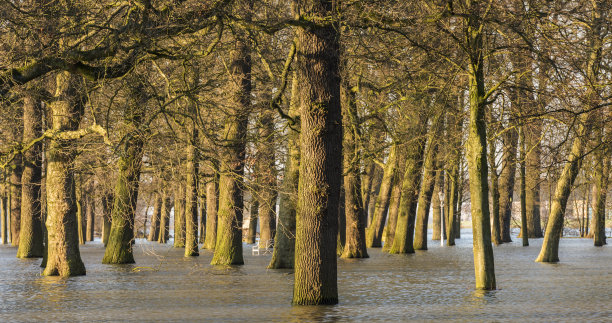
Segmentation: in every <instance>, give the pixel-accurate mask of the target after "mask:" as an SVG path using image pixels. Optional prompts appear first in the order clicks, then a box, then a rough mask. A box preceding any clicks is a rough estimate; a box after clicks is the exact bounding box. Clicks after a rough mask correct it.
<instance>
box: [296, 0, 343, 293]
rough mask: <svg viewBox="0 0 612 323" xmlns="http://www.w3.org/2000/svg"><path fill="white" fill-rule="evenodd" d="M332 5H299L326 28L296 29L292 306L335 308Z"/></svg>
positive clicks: (336, 152)
mask: <svg viewBox="0 0 612 323" xmlns="http://www.w3.org/2000/svg"><path fill="white" fill-rule="evenodd" d="M334 4H335V2H333V1H328V0H317V1H306V0H299V1H298V2H297V3H296V5H297V7H298V8H299V10H298V12H300V14H304V15H307V16H308V17H309V19H314V20H316V21H323V20H329V19H330V17H331V19H332V21H333V22H332V23H325V24H317V25H316V26H309V27H308V28H304V27H299V28H297V55H298V60H297V66H296V67H297V68H296V69H297V77H298V83H299V86H300V87H301V92H300V94H301V97H300V110H301V148H300V175H299V177H300V179H299V188H298V207H297V210H298V212H297V219H296V220H297V221H296V223H297V226H296V240H295V280H294V288H293V304H297V305H320V304H336V303H338V285H337V259H336V243H337V237H338V206H339V203H340V190H341V185H342V110H341V104H340V73H339V72H340V71H339V69H340V68H339V67H340V66H339V51H340V45H339V42H340V34H339V28H340V26H339V24H338V23H336V22H337V20H336V19H337V16H336V10H337V9H338V8H335V7H334Z"/></svg>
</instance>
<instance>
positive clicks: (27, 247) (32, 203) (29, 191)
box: [17, 97, 43, 258]
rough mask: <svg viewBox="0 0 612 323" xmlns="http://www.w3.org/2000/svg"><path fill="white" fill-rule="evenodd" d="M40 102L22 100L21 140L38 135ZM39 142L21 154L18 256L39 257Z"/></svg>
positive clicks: (40, 155)
mask: <svg viewBox="0 0 612 323" xmlns="http://www.w3.org/2000/svg"><path fill="white" fill-rule="evenodd" d="M42 109H43V107H42V104H41V103H40V102H38V101H36V100H35V99H34V98H32V97H25V98H24V102H23V142H24V143H28V142H30V141H32V140H34V139H36V138H38V137H40V136H41V135H42ZM41 164H42V143H40V142H39V143H36V144H34V145H33V146H32V147H31V148H30V149H28V150H27V151H25V152H24V153H23V166H24V167H23V174H22V176H21V182H22V186H21V202H22V203H21V230H20V231H21V232H20V234H19V249H18V250H17V257H18V258H33V257H42V256H43V232H42V221H41V204H40V186H41V179H42V177H41V175H42V165H41Z"/></svg>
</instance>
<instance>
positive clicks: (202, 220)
mask: <svg viewBox="0 0 612 323" xmlns="http://www.w3.org/2000/svg"><path fill="white" fill-rule="evenodd" d="M198 187H199V190H200V192H205V191H206V185H203V183H202V182H200V183H199V184H198ZM204 238H206V194H200V236H199V237H198V243H199V244H204Z"/></svg>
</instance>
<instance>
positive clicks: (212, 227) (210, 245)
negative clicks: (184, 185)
mask: <svg viewBox="0 0 612 323" xmlns="http://www.w3.org/2000/svg"><path fill="white" fill-rule="evenodd" d="M208 163H209V164H210V165H209V167H208V169H209V171H208V175H209V178H208V181H207V182H206V239H204V245H203V246H202V248H204V249H209V250H214V249H215V244H216V243H217V208H218V207H219V200H218V196H219V191H218V190H217V187H218V185H219V184H218V183H219V182H218V180H219V177H218V176H217V168H216V166H215V164H214V163H213V162H210V161H209V162H208Z"/></svg>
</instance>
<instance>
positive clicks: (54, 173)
mask: <svg viewBox="0 0 612 323" xmlns="http://www.w3.org/2000/svg"><path fill="white" fill-rule="evenodd" d="M79 81H80V80H79V78H78V77H76V76H74V75H71V74H70V73H69V72H60V73H58V75H57V77H56V91H55V101H53V102H52V103H51V104H50V107H51V113H52V129H53V130H54V131H70V130H77V129H78V127H79V123H80V121H81V117H82V114H83V105H82V104H81V102H80V101H81V100H79V99H77V97H76V95H77V92H78V90H77V88H76V84H78V82H79ZM75 155H76V151H75V148H74V147H73V143H72V140H70V139H60V138H52V139H51V140H50V141H49V146H48V149H47V158H46V160H47V174H46V175H47V176H46V186H47V220H46V226H47V233H48V244H49V245H48V249H47V263H46V267H45V270H44V271H43V275H45V276H57V275H59V276H64V277H66V276H78V275H85V265H84V264H83V261H82V260H81V254H80V252H79V240H78V232H77V218H76V202H75V201H76V196H75V192H74V174H73V171H74V165H73V163H74V158H75Z"/></svg>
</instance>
